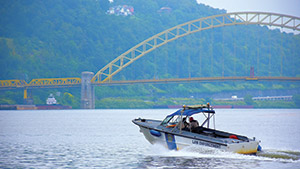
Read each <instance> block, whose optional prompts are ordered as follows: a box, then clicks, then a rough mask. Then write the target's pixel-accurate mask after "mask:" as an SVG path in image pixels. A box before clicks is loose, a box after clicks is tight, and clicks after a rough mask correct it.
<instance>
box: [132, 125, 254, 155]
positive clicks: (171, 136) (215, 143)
mask: <svg viewBox="0 0 300 169" xmlns="http://www.w3.org/2000/svg"><path fill="white" fill-rule="evenodd" d="M144 123H147V122H144ZM150 123H155V122H150ZM135 124H137V125H138V126H139V127H140V132H142V133H143V135H144V136H145V138H146V139H147V140H148V141H149V142H150V143H151V144H161V145H163V146H165V147H167V148H168V149H170V150H180V149H183V148H186V147H188V146H205V147H211V148H216V149H220V150H223V151H228V152H234V153H239V154H256V152H257V148H258V145H259V142H258V141H256V140H254V139H249V140H248V141H242V140H237V139H231V138H210V137H208V136H202V135H200V134H195V133H191V132H186V131H176V130H172V129H162V128H157V127H151V126H150V125H139V123H135Z"/></svg>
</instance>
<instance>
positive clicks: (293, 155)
mask: <svg viewBox="0 0 300 169" xmlns="http://www.w3.org/2000/svg"><path fill="white" fill-rule="evenodd" d="M257 156H258V157H267V158H272V159H285V160H294V161H297V160H298V161H300V152H299V151H290V150H274V149H269V150H268V149H267V150H264V151H261V152H259V153H257Z"/></svg>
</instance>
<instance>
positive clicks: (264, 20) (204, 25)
mask: <svg viewBox="0 0 300 169" xmlns="http://www.w3.org/2000/svg"><path fill="white" fill-rule="evenodd" d="M257 24H258V25H267V26H276V27H282V28H288V29H292V30H295V31H300V18H299V17H294V16H289V15H282V14H276V13H267V12H235V13H226V14H221V15H214V16H209V17H205V18H200V19H196V20H193V21H189V22H186V23H184V24H181V25H177V26H175V27H173V28H170V29H167V30H165V31H163V32H161V33H158V34H156V35H154V36H152V37H150V38H148V39H146V40H145V41H143V42H141V43H139V44H137V45H136V46H134V47H132V48H131V49H129V50H128V51H126V52H125V53H123V54H121V55H120V56H118V57H117V58H116V59H114V60H113V61H111V62H110V63H109V64H107V65H106V66H104V67H103V68H102V69H101V70H99V71H98V72H97V73H96V74H95V76H94V77H93V78H92V83H93V84H99V85H101V84H103V83H107V82H111V81H112V77H113V76H114V75H116V74H117V73H118V72H120V71H121V70H122V69H124V68H125V67H127V66H128V65H130V64H131V63H133V62H134V61H136V60H137V59H139V58H141V57H142V56H144V55H145V54H147V53H149V52H151V51H153V50H155V49H156V48H159V47H161V46H163V45H165V44H167V43H168V42H171V41H173V40H176V39H178V38H180V37H183V36H187V35H189V34H192V33H196V32H199V31H203V30H207V29H212V28H217V27H224V26H232V25H257Z"/></svg>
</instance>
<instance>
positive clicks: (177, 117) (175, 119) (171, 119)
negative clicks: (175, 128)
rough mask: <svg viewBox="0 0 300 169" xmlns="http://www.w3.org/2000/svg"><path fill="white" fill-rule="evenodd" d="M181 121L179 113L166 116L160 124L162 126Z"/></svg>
mask: <svg viewBox="0 0 300 169" xmlns="http://www.w3.org/2000/svg"><path fill="white" fill-rule="evenodd" d="M180 121H181V116H180V115H175V116H167V117H166V118H165V119H164V120H163V121H162V123H161V124H160V125H162V126H169V125H174V124H175V125H176V124H178V123H179V122H180Z"/></svg>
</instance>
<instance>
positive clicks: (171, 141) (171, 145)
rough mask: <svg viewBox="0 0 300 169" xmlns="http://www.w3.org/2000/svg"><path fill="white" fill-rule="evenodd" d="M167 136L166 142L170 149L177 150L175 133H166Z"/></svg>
mask: <svg viewBox="0 0 300 169" xmlns="http://www.w3.org/2000/svg"><path fill="white" fill-rule="evenodd" d="M165 136H166V142H167V145H168V148H169V149H170V150H177V146H176V142H175V137H174V135H173V134H167V133H165Z"/></svg>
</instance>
